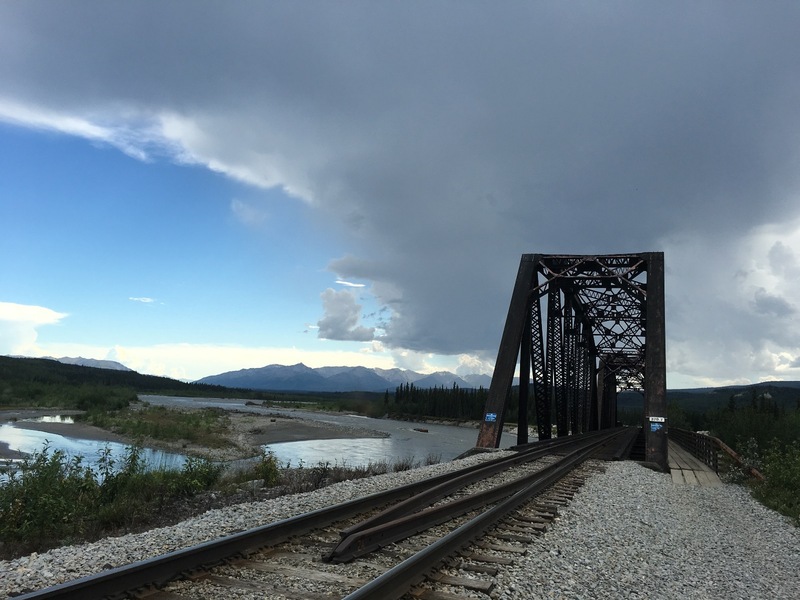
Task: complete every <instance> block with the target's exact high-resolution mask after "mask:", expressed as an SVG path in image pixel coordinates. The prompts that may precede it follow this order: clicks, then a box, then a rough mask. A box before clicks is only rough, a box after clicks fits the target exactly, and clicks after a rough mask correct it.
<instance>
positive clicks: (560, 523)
mask: <svg viewBox="0 0 800 600" xmlns="http://www.w3.org/2000/svg"><path fill="white" fill-rule="evenodd" d="M499 454H501V453H492V454H481V455H476V456H472V457H469V458H466V459H463V460H461V461H455V462H451V463H443V464H439V465H432V466H427V467H422V468H419V469H415V470H413V471H404V472H401V473H391V474H386V475H380V476H376V477H373V478H370V479H361V480H356V481H347V482H342V483H337V484H335V485H332V486H330V487H327V488H323V489H320V490H316V491H313V492H309V493H306V494H297V495H293V496H283V497H278V498H272V499H269V500H264V501H259V502H251V503H246V504H239V505H235V506H227V507H225V508H220V509H215V510H210V511H208V512H206V513H204V514H203V515H201V516H198V517H194V518H192V519H188V520H186V521H183V522H181V523H178V524H176V525H172V526H168V527H162V528H159V529H154V530H151V531H147V532H143V533H138V534H129V535H125V536H121V537H116V538H106V539H104V540H101V541H98V542H94V543H89V544H82V545H77V546H70V547H63V548H56V549H53V550H51V551H49V552H46V553H41V554H31V555H30V556H25V557H21V558H18V559H15V560H11V561H3V562H0V597H8V596H11V595H18V594H20V593H24V592H29V591H33V590H36V589H41V588H43V587H47V586H49V585H54V584H56V583H60V582H63V581H67V580H71V579H75V578H78V577H80V576H83V575H88V574H92V573H96V572H98V571H100V570H102V569H107V568H110V567H114V566H119V565H123V564H127V563H129V562H133V561H137V560H143V559H146V558H150V557H152V556H156V555H159V554H163V553H165V552H169V551H172V550H177V549H180V548H183V547H186V546H189V545H192V544H197V543H200V542H202V541H206V540H209V539H213V538H215V537H217V536H219V535H224V534H226V533H234V532H237V531H241V530H244V529H247V528H251V527H255V526H259V525H264V524H266V523H269V522H272V521H275V520H279V519H284V518H287V517H290V516H293V515H296V514H300V513H303V512H307V511H310V510H314V509H317V508H320V507H322V506H326V505H330V504H335V503H338V502H341V501H344V500H348V499H351V498H355V497H359V496H363V495H367V494H371V493H374V492H377V491H380V490H383V489H387V488H389V487H392V486H395V485H400V484H402V483H408V482H411V481H417V480H420V479H422V478H427V477H431V476H433V475H437V474H439V473H443V472H445V471H447V470H450V469H453V468H460V467H463V466H467V465H469V464H474V463H475V462H480V461H483V460H486V459H488V458H493V457H495V456H498V455H499ZM497 583H498V585H497V587H496V590H495V591H494V592H493V593H492V597H493V598H495V599H500V600H521V599H526V600H527V599H529V598H570V599H572V598H587V599H588V598H609V599H611V598H615V599H616V598H648V599H649V598H654V599H661V598H664V599H666V598H669V599H672V598H697V599H700V598H703V599H706V598H709V599H712V598H720V599H722V598H725V599H726V600H727V599H736V598H742V599H744V598H747V599H751V598H769V599H771V600H773V599H775V600H778V599H783V598H785V599H790V598H791V599H795V598H798V597H800V594H798V590H800V530H798V529H797V528H795V527H794V526H792V525H791V523H790V522H789V521H788V519H786V518H784V517H781V516H780V515H778V514H776V513H774V512H772V511H770V510H769V509H766V508H764V507H763V506H762V505H760V504H759V503H757V502H756V501H755V500H753V499H752V498H751V497H750V496H749V494H748V493H747V491H746V490H744V489H743V488H741V487H738V486H735V485H725V486H723V487H719V488H699V487H691V486H677V485H675V484H673V483H672V480H671V478H670V477H669V476H668V475H664V474H660V473H656V472H653V471H650V470H648V469H646V468H644V467H641V466H639V465H638V464H636V463H631V462H626V463H610V464H608V465H607V469H606V471H605V473H597V474H594V475H592V476H591V477H590V478H589V480H588V481H587V482H586V484H585V485H584V486H583V488H582V489H581V490H580V491H579V492H578V494H577V495H576V496H575V498H574V499H573V500H572V502H571V503H570V504H569V505H568V506H567V507H565V508H563V509H561V511H560V515H559V517H558V519H557V520H556V521H555V522H554V523H553V524H552V525H551V526H550V528H549V530H548V531H547V532H546V533H545V534H543V535H541V536H539V537H537V538H536V539H535V540H534V542H533V543H532V544H531V547H530V549H529V551H528V552H527V554H525V555H524V556H522V557H518V559H517V563H516V564H515V565H514V566H513V567H510V568H507V567H504V568H503V569H502V570H501V572H500V574H499V575H498V577H497Z"/></svg>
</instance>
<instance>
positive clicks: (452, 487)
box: [19, 429, 637, 600]
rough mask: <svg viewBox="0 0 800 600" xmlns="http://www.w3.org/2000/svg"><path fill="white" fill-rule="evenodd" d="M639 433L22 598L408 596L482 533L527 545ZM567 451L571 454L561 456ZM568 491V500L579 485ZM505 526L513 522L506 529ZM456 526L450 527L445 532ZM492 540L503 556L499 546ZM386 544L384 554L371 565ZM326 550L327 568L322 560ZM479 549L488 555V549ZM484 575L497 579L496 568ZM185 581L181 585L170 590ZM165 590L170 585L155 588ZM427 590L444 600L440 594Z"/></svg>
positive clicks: (444, 478) (434, 482) (526, 452)
mask: <svg viewBox="0 0 800 600" xmlns="http://www.w3.org/2000/svg"><path fill="white" fill-rule="evenodd" d="M636 431H637V430H635V429H622V430H614V431H612V432H607V431H606V432H595V433H591V434H584V435H581V436H573V437H571V438H566V439H565V438H561V439H557V440H550V441H545V442H539V443H536V444H530V445H528V446H526V447H524V448H521V449H519V451H518V452H517V454H515V455H512V456H508V457H505V458H500V459H495V460H491V461H488V462H484V463H481V464H478V465H474V466H472V467H468V468H465V469H461V470H458V471H454V472H451V473H447V474H445V475H440V476H438V477H434V478H431V479H428V480H424V481H421V482H417V483H414V484H410V485H406V486H402V487H398V488H394V489H392V490H388V491H386V492H381V493H377V494H373V495H370V496H366V497H363V498H359V499H355V500H351V501H348V502H344V503H342V504H338V505H335V506H331V507H328V508H324V509H320V510H316V511H312V512H309V513H306V514H302V515H298V516H296V517H292V518H289V519H285V520H283V521H279V522H276V523H272V524H269V525H265V526H262V527H258V528H255V529H250V530H247V531H243V532H240V533H237V534H233V535H229V536H227V537H224V538H221V539H218V540H213V541H210V542H206V543H203V544H199V545H197V546H192V547H190V548H186V549H183V550H179V551H175V552H171V553H169V554H166V555H163V556H160V557H156V558H153V559H150V560H145V561H141V562H138V563H134V564H132V565H127V566H123V567H118V568H116V569H112V570H110V571H107V572H103V573H100V574H97V575H94V576H90V577H85V578H82V579H79V580H76V581H74V582H68V583H64V584H61V585H57V586H53V587H51V588H47V589H45V590H40V591H38V592H32V593H30V594H26V595H24V596H20V597H19V598H20V599H24V600H29V599H33V598H37V599H43V598H87V597H93V598H102V597H124V596H125V595H130V594H131V593H132V592H134V591H137V594H136V595H137V596H140V597H152V598H193V597H241V598H246V597H251V596H252V597H263V594H264V593H265V592H269V593H270V597H280V596H283V597H286V598H322V597H327V598H330V597H337V596H338V597H342V596H346V597H347V598H348V599H349V600H356V599H372V598H374V599H376V600H377V599H381V600H384V599H386V598H399V597H401V596H402V595H403V594H404V593H406V592H407V591H408V590H410V589H411V588H412V587H413V586H415V585H418V584H420V583H422V582H423V581H424V580H425V577H426V575H432V576H431V577H429V578H428V580H427V581H428V584H426V585H428V586H430V582H431V581H435V580H436V579H439V580H444V582H445V584H447V582H448V581H449V582H451V583H452V582H453V580H452V579H447V577H444V576H443V575H441V574H440V575H439V576H436V575H435V574H433V571H434V570H435V569H436V568H437V567H440V566H443V567H445V568H447V565H446V564H445V565H443V564H442V563H443V561H447V560H452V559H453V558H454V557H456V556H457V555H458V553H459V551H461V550H462V549H464V548H467V547H469V545H470V544H472V543H473V542H474V541H475V540H478V539H480V538H481V537H482V536H487V535H488V536H494V537H495V540H496V541H497V540H498V539H499V540H503V539H505V540H506V542H509V541H514V539H515V538H520V539H521V540H524V538H525V536H526V535H530V534H531V532H532V531H535V530H536V529H540V528H541V527H542V526H543V525H544V523H543V521H546V520H547V519H548V518H552V516H553V515H554V510H553V508H554V504H555V502H556V501H558V500H559V499H563V494H559V493H558V491H557V490H558V488H557V487H556V488H555V490H556V491H555V492H553V491H552V490H553V489H554V486H555V485H556V484H557V483H558V482H559V481H560V480H562V479H563V478H564V477H566V476H567V475H568V474H569V473H570V472H572V471H573V470H574V469H575V468H577V467H578V466H579V465H581V464H582V463H583V462H584V461H586V460H587V459H588V458H590V457H592V456H593V455H597V454H598V453H602V454H603V455H605V456H615V455H619V454H621V453H622V452H623V450H622V449H623V448H627V447H629V446H630V444H631V441H632V436H633V435H635V433H636ZM556 454H562V455H563V457H562V458H558V459H556V458H555V457H554V455H556ZM547 457H549V458H547ZM545 463H546V464H545ZM562 487H564V489H565V490H566V494H567V495H568V494H569V493H571V490H572V489H573V488H574V484H573V483H565V484H562ZM547 490H551V492H550V494H551V497H550V499H549V500H547V501H542V500H539V501H538V504H537V501H536V500H535V498H536V497H537V496H538V495H540V494H542V493H543V492H545V491H547ZM554 494H555V495H554ZM526 505H528V506H531V507H533V508H529V509H527V510H526V511H524V512H523V513H519V514H518V516H517V517H516V518H514V519H512V521H513V523H511V522H509V521H508V519H509V515H511V514H513V513H514V511H518V510H519V509H520V508H521V507H524V506H526ZM425 507H428V508H425ZM504 520H505V521H506V524H505V525H502V526H498V523H501V522H503V521H504ZM445 523H446V524H447V525H446V528H447V530H446V531H445V530H442V529H441V528H442V527H445V525H444V524H445ZM509 523H511V524H509ZM525 524H527V527H526V525H525ZM510 527H511V529H509V528H510ZM432 528H436V529H432ZM520 528H522V529H523V531H522V532H520V531H519V530H520ZM525 532H527V533H525ZM412 536H416V537H414V538H413V541H402V540H407V539H408V538H412ZM498 536H501V537H499V538H498ZM502 536H505V538H503V537H502ZM518 541H519V540H518ZM398 543H401V544H402V546H398ZM483 543H484V546H486V544H488V546H487V548H488V549H489V550H491V551H495V550H496V549H497V548H496V547H497V546H498V544H497V543H492V542H483ZM408 544H411V548H412V549H411V550H409V546H408ZM492 546H495V548H494V549H493V548H492ZM501 546H503V544H501ZM505 546H508V544H507V543H505ZM509 547H510V546H509ZM332 548H333V549H332ZM379 548H382V550H381V551H379V552H377V553H373V554H369V555H368V558H362V557H363V555H365V554H366V553H369V552H373V551H375V550H377V549H379ZM505 550H506V551H508V548H505ZM323 552H324V554H325V561H322V560H321V555H322V554H323ZM409 552H411V554H410V556H409ZM511 552H513V550H511ZM471 554H472V556H473V557H475V556H481V554H480V552H479V551H476V550H472V551H471ZM354 559H355V560H354ZM472 562H476V559H474V558H473V561H472ZM345 563H349V564H345ZM481 568H482V569H483V570H487V569H488V570H489V572H491V568H490V567H486V566H484V567H479V570H480V569H481ZM173 580H178V581H176V582H175V583H171V584H169V585H168V586H167V587H166V588H164V586H165V585H166V584H167V583H168V582H170V581H173ZM158 588H162V590H160V591H154V590H156V589H158ZM419 593H420V594H423V595H424V594H427V597H429V598H435V597H441V596H437V595H436V593H435V592H432V591H431V590H430V589H428V590H427V592H426V591H422V590H419ZM431 594H433V595H431Z"/></svg>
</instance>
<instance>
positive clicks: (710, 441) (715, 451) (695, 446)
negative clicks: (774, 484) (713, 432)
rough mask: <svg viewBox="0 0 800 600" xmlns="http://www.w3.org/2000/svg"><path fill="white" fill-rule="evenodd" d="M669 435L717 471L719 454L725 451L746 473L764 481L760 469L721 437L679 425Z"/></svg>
mask: <svg viewBox="0 0 800 600" xmlns="http://www.w3.org/2000/svg"><path fill="white" fill-rule="evenodd" d="M668 435H669V437H670V438H672V439H673V440H675V441H676V442H677V443H678V444H680V445H681V446H682V447H683V448H684V449H686V450H688V451H689V452H690V453H691V454H692V456H694V457H695V458H697V459H699V460H701V461H703V462H704V463H705V464H707V465H708V466H709V467H711V468H712V469H714V472H715V473H719V455H720V453H724V454H725V455H727V456H728V457H729V458H730V459H731V460H732V461H733V462H734V463H736V465H737V466H738V467H739V468H740V469H742V470H743V471H744V472H745V473H747V474H748V475H750V476H751V477H755V478H756V479H760V480H761V481H764V475H762V474H761V472H760V471H759V470H758V469H756V468H755V467H753V466H751V465H748V464H747V463H745V461H744V460H742V457H741V456H739V455H738V454H737V453H736V452H734V451H733V449H732V448H731V447H730V446H728V445H727V444H726V443H725V442H723V441H722V440H721V439H719V438H716V437H713V436H710V435H706V434H704V433H697V432H695V431H687V430H686V429H678V428H677V427H670V428H669V434H668Z"/></svg>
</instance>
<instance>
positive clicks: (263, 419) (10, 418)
mask: <svg viewBox="0 0 800 600" xmlns="http://www.w3.org/2000/svg"><path fill="white" fill-rule="evenodd" d="M202 408H203V407H186V406H181V407H180V408H179V409H177V410H184V411H188V410H201V409H202ZM80 414H81V411H75V410H71V411H67V410H58V409H14V410H0V423H6V424H9V425H12V426H13V427H14V428H15V429H21V430H33V431H39V432H43V433H52V434H55V435H59V436H63V437H67V438H72V439H82V440H92V441H97V442H115V443H120V444H125V445H139V446H142V447H147V448H154V449H159V450H164V451H167V452H175V453H181V454H186V455H189V456H196V457H200V458H208V459H212V460H236V459H240V458H249V457H252V456H257V455H258V454H259V453H260V451H261V447H262V446H264V445H268V444H278V443H283V442H296V441H311V440H331V439H349V438H381V437H388V434H386V433H383V432H379V431H375V430H372V429H368V428H357V427H351V426H342V425H337V424H333V423H324V422H319V421H311V420H303V419H300V418H297V417H293V416H282V415H270V414H260V413H255V412H239V411H236V410H230V411H228V412H227V413H226V414H227V417H228V423H229V426H228V430H227V432H226V438H227V440H228V446H227V447H225V448H205V447H202V446H197V445H193V444H190V443H188V442H186V441H184V440H176V441H166V440H157V439H142V440H135V439H133V438H131V437H129V436H124V435H120V434H118V433H115V432H113V431H108V430H106V429H101V428H99V427H95V426H93V425H89V424H87V423H83V422H81V421H79V420H75V421H74V422H60V421H43V420H42V419H43V418H45V417H51V418H54V417H75V416H77V415H80ZM23 457H24V453H21V452H19V451H18V450H16V449H15V448H13V447H11V446H10V445H9V443H8V442H6V441H0V459H19V458H23Z"/></svg>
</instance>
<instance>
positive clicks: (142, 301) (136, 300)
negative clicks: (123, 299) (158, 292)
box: [128, 296, 155, 304]
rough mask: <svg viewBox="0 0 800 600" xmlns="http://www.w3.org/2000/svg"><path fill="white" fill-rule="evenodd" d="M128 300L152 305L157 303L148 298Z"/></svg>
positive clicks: (137, 297)
mask: <svg viewBox="0 0 800 600" xmlns="http://www.w3.org/2000/svg"><path fill="white" fill-rule="evenodd" d="M128 300H130V301H132V302H141V303H142V304H152V303H154V302H155V299H154V298H148V297H147V296H131V297H130V298H128Z"/></svg>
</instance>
